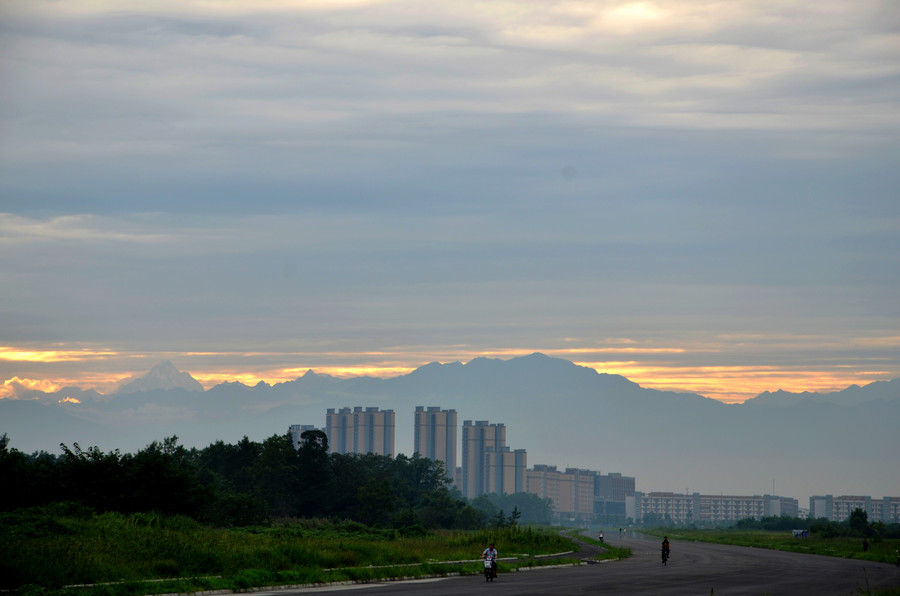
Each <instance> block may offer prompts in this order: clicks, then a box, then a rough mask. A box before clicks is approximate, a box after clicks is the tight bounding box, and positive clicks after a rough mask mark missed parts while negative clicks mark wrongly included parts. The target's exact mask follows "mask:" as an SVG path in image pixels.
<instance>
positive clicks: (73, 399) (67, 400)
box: [59, 396, 81, 405]
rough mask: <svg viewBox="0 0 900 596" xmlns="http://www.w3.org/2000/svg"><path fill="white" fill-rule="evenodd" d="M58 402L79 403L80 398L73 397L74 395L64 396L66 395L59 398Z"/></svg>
mask: <svg viewBox="0 0 900 596" xmlns="http://www.w3.org/2000/svg"><path fill="white" fill-rule="evenodd" d="M59 403H60V405H62V404H80V403H81V400H80V399H77V398H74V397H68V396H66V397H64V398H62V399H61V400H59Z"/></svg>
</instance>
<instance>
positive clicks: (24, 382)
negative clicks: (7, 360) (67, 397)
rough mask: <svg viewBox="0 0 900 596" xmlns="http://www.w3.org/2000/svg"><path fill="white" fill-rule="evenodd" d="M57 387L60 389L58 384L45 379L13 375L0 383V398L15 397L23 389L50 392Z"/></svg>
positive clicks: (56, 389) (23, 390)
mask: <svg viewBox="0 0 900 596" xmlns="http://www.w3.org/2000/svg"><path fill="white" fill-rule="evenodd" d="M59 389H61V386H60V385H58V384H56V383H54V382H53V381H48V380H46V379H20V378H19V377H13V378H11V379H7V380H5V381H3V385H0V399H8V398H16V397H19V396H20V395H21V394H22V393H23V392H25V391H43V392H44V393H50V392H53V391H58V390H59Z"/></svg>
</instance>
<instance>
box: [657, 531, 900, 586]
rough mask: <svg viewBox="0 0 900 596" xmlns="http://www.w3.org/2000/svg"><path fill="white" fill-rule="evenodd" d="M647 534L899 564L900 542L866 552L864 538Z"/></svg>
mask: <svg viewBox="0 0 900 596" xmlns="http://www.w3.org/2000/svg"><path fill="white" fill-rule="evenodd" d="M642 531H643V532H644V533H645V534H652V535H657V536H663V535H665V536H668V537H669V540H670V541H672V542H673V543H674V542H676V541H679V540H681V541H690V542H711V543H715V544H733V545H736V546H752V547H754V548H769V549H773V550H783V551H788V552H795V553H807V554H815V555H827V556H830V557H843V558H845V559H862V560H865V561H873V562H876V563H891V564H894V563H896V562H897V549H898V548H900V540H898V539H883V540H879V541H877V542H876V541H874V540H869V550H868V552H863V547H862V538H852V537H839V538H822V537H817V536H815V535H811V536H809V537H808V538H794V537H793V535H792V534H791V533H790V532H785V531H771V530H688V529H681V528H664V529H662V528H658V529H652V530H642ZM862 594H866V595H871V596H900V588H887V589H881V590H874V591H868V590H864V591H863V592H862Z"/></svg>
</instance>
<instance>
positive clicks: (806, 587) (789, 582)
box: [258, 538, 900, 596]
mask: <svg viewBox="0 0 900 596" xmlns="http://www.w3.org/2000/svg"><path fill="white" fill-rule="evenodd" d="M611 543H612V544H614V545H616V546H627V547H629V548H631V549H632V553H633V555H632V557H631V558H628V559H624V560H621V561H613V562H609V563H596V564H590V565H582V566H577V567H560V568H553V569H536V570H533V571H520V572H510V573H501V574H500V577H498V578H497V579H496V580H495V581H494V582H492V583H487V582H485V580H484V577H482V576H474V575H470V576H462V577H448V578H439V579H423V580H407V581H393V582H383V583H370V584H351V585H344V586H326V587H320V588H304V589H298V590H278V591H273V592H271V594H273V595H274V596H287V595H290V594H337V593H345V592H360V596H369V595H371V596H385V595H393V594H406V595H410V594H424V593H427V594H428V595H429V596H450V595H453V594H466V595H471V594H491V595H508V596H512V595H516V596H519V595H522V594H541V595H544V594H611V595H619V594H621V595H629V596H633V595H651V594H652V595H653V596H664V595H676V594H677V595H679V596H681V595H686V594H691V595H693V594H697V595H712V596H726V595H728V596H732V595H741V596H750V595H753V596H762V595H772V596H779V595H789V596H796V595H801V596H802V595H807V594H808V595H815V596H825V595H841V596H849V595H851V594H860V593H861V592H864V590H865V589H866V587H868V588H870V589H875V588H886V587H898V588H900V568H898V567H895V566H894V565H891V564H886V563H872V562H869V561H857V560H852V559H839V558H836V557H824V556H820V555H804V554H798V553H786V552H780V551H774V550H765V549H757V548H747V547H740V546H725V545H718V544H701V543H680V542H677V541H674V542H672V556H671V558H670V559H669V564H668V565H666V566H663V565H662V564H661V562H660V556H659V544H658V542H657V541H656V539H653V540H652V541H651V540H642V539H634V538H629V539H627V540H618V539H615V540H613V541H611ZM497 546H498V547H499V548H498V550H500V549H502V547H503V545H502V544H498V545H497ZM592 548H593V547H591V546H589V545H584V544H583V545H582V549H583V550H582V552H581V553H579V556H585V557H587V556H590V555H591V554H592ZM594 550H596V549H594ZM500 554H501V557H502V555H503V551H502V550H500ZM501 571H502V563H501ZM258 594H259V593H258ZM262 594H267V592H263V593H262ZM346 596H350V595H349V594H348V595H346Z"/></svg>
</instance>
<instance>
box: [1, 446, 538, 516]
mask: <svg viewBox="0 0 900 596" xmlns="http://www.w3.org/2000/svg"><path fill="white" fill-rule="evenodd" d="M60 448H61V451H62V454H61V455H51V454H49V453H46V452H39V453H34V454H31V455H28V454H25V453H22V452H20V451H18V450H16V449H11V448H9V439H8V438H7V436H6V435H5V434H4V435H2V436H0V478H2V479H3V485H4V490H3V491H0V510H2V511H11V510H14V509H18V508H23V507H32V506H37V505H46V504H50V503H56V502H74V503H79V504H81V505H84V506H86V507H89V508H91V509H93V510H95V511H98V512H105V511H117V512H122V513H137V512H151V511H152V512H158V513H162V514H165V515H185V516H189V517H191V518H194V519H196V520H198V521H200V522H203V523H208V524H212V525H217V526H223V527H228V526H248V525H260V524H267V523H270V522H271V521H273V520H275V519H279V518H329V519H347V520H353V521H357V522H360V523H363V524H366V525H370V526H381V527H389V528H398V529H403V530H405V531H425V530H427V529H433V528H447V529H474V528H483V527H485V526H489V525H494V526H509V525H514V524H516V523H518V521H519V520H520V518H521V519H522V521H523V522H524V521H528V522H532V523H534V522H543V521H545V520H544V519H542V518H545V519H546V521H549V519H550V510H551V504H550V502H549V501H548V500H542V499H539V498H538V497H536V496H534V495H515V496H513V495H502V496H498V495H490V496H485V497H484V498H482V499H480V500H479V501H478V502H475V501H473V502H472V503H470V502H468V501H466V500H465V499H463V498H461V497H460V495H459V493H458V492H457V491H456V490H455V489H453V488H452V486H451V482H450V480H449V479H448V478H447V475H446V472H445V470H444V467H443V464H442V463H441V462H438V461H434V460H431V459H427V458H423V457H420V456H419V455H418V454H414V455H413V456H412V457H407V456H405V455H403V454H400V455H398V456H396V457H393V458H392V457H389V456H383V455H374V454H367V455H361V454H337V453H329V451H328V439H327V436H326V435H325V433H324V432H322V431H318V430H313V431H306V432H304V433H302V435H301V439H300V444H299V446H295V445H294V443H293V440H292V438H291V435H290V434H289V433H288V434H284V435H274V436H272V437H270V438H268V439H265V440H264V441H262V442H255V441H251V440H249V439H248V438H247V437H244V438H243V439H242V440H241V441H239V442H237V443H236V444H228V443H224V442H222V441H217V442H215V443H212V444H210V445H209V446H208V447H206V448H203V449H196V448H192V449H187V448H185V447H184V446H182V445H179V444H178V438H177V437H169V438H166V439H164V440H163V441H162V442H156V441H154V442H153V443H151V444H150V445H148V446H147V447H145V448H144V449H141V450H140V451H138V452H137V453H134V454H130V453H126V454H122V453H120V452H119V451H118V450H114V451H110V452H103V451H101V450H100V449H99V448H97V447H90V448H88V449H82V448H81V447H80V446H79V445H78V444H77V443H75V444H73V445H72V447H69V446H67V445H64V444H61V445H60ZM473 503H474V504H473ZM504 507H507V508H506V511H507V512H509V514H508V515H507V514H505V513H504V509H503V508H504ZM523 514H524V515H523Z"/></svg>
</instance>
